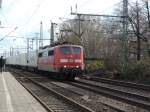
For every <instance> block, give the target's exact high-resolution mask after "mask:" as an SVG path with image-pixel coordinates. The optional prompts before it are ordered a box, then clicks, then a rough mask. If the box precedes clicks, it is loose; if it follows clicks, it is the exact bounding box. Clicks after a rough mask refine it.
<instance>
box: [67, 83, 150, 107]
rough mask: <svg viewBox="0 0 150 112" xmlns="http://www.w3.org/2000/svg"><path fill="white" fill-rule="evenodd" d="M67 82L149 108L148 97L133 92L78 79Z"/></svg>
mask: <svg viewBox="0 0 150 112" xmlns="http://www.w3.org/2000/svg"><path fill="white" fill-rule="evenodd" d="M68 84H71V85H73V86H76V87H79V88H82V89H85V90H89V91H92V92H95V93H98V94H102V95H104V96H106V97H110V98H112V99H116V100H119V101H123V102H126V103H128V104H131V105H134V106H139V107H142V108H144V109H148V110H150V102H149V100H150V99H146V97H142V96H138V95H135V96H134V94H130V93H126V92H123V91H119V90H114V89H111V88H108V87H104V86H95V85H91V84H88V83H85V84H84V83H83V82H82V83H80V82H79V81H77V82H68Z"/></svg>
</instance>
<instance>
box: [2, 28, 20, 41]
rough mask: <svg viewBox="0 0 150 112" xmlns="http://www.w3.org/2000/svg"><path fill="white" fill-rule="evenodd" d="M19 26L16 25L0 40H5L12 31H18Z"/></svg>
mask: <svg viewBox="0 0 150 112" xmlns="http://www.w3.org/2000/svg"><path fill="white" fill-rule="evenodd" d="M17 29H18V27H15V28H14V29H13V30H12V31H10V32H9V33H8V34H6V35H5V36H4V37H2V38H1V39H0V41H2V40H4V39H5V38H6V37H7V36H9V35H10V34H11V33H12V32H14V31H16V30H17Z"/></svg>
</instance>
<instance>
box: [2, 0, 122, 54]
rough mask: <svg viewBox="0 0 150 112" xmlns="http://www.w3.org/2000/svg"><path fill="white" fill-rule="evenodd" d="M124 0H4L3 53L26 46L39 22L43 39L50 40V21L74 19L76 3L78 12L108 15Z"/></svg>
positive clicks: (38, 26)
mask: <svg viewBox="0 0 150 112" xmlns="http://www.w3.org/2000/svg"><path fill="white" fill-rule="evenodd" d="M121 1H122V0H3V1H2V8H1V9H0V21H1V25H0V40H1V41H0V51H1V52H2V50H3V49H7V50H9V49H10V47H16V46H17V47H23V46H25V45H26V39H24V38H29V37H35V33H39V29H40V21H42V22H43V30H44V33H43V35H44V38H50V37H48V35H49V32H48V31H49V29H50V21H52V22H56V23H61V22H62V20H64V19H67V18H72V17H73V15H70V12H71V10H70V7H71V6H72V9H73V11H75V4H77V6H78V12H79V13H93V14H108V13H109V11H110V10H113V9H114V7H115V4H117V3H119V2H121ZM60 18H62V19H60ZM13 36H16V37H13ZM4 37H5V38H4ZM22 37H24V38H22Z"/></svg>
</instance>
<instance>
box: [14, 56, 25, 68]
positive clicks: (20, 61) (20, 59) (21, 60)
mask: <svg viewBox="0 0 150 112" xmlns="http://www.w3.org/2000/svg"><path fill="white" fill-rule="evenodd" d="M16 59H17V60H16V65H18V66H21V67H27V53H22V54H19V55H16Z"/></svg>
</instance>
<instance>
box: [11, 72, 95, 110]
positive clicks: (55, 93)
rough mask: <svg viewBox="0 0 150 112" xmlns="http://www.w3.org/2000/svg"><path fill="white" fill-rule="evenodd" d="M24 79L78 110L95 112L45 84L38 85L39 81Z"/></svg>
mask: <svg viewBox="0 0 150 112" xmlns="http://www.w3.org/2000/svg"><path fill="white" fill-rule="evenodd" d="M13 72H14V71H13ZM18 74H20V73H18ZM20 75H22V74H20ZM24 78H26V79H28V80H30V81H32V82H33V83H34V84H36V85H38V86H40V87H41V88H43V89H45V90H47V91H50V92H51V93H53V94H54V95H56V96H57V97H59V98H61V99H63V100H64V101H66V102H67V103H68V104H71V105H72V106H74V107H76V108H77V109H79V110H81V111H82V112H94V111H93V110H91V109H89V108H87V107H85V106H84V105H81V104H79V103H77V102H75V101H73V100H72V99H70V98H68V97H66V96H64V95H62V94H60V93H58V92H56V91H55V90H52V89H50V88H48V87H46V86H45V85H44V84H40V83H38V82H37V81H34V79H31V78H29V77H24Z"/></svg>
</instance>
